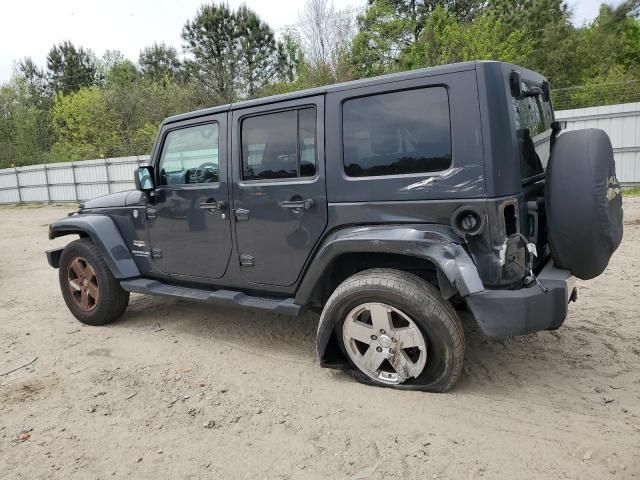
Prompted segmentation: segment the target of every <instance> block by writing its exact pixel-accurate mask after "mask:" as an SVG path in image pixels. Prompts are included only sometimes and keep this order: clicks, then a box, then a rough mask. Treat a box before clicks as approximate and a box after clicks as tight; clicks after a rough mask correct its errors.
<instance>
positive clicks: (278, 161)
mask: <svg viewBox="0 0 640 480" xmlns="http://www.w3.org/2000/svg"><path fill="white" fill-rule="evenodd" d="M241 135H242V179H243V180H272V179H280V178H298V177H313V176H315V174H316V156H317V152H316V110H315V108H303V109H299V110H287V111H284V112H275V113H268V114H265V115H258V116H255V117H248V118H245V119H244V120H243V121H242V134H241Z"/></svg>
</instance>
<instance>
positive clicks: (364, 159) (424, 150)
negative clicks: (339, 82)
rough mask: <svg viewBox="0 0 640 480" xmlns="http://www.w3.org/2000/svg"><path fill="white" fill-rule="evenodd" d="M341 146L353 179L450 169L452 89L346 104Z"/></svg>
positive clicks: (390, 95) (439, 88)
mask: <svg viewBox="0 0 640 480" xmlns="http://www.w3.org/2000/svg"><path fill="white" fill-rule="evenodd" d="M342 141H343V147H344V170H345V172H346V174H347V175H348V176H350V177H369V176H380V175H402V174H412V173H428V172H437V171H440V170H446V169H447V168H449V166H450V165H451V126H450V119H449V97H448V95H447V90H446V88H444V87H429V88H422V89H418V90H406V91H402V92H393V93H385V94H380V95H373V96H369V97H363V98H355V99H352V100H347V101H346V102H345V103H344V104H343V107H342Z"/></svg>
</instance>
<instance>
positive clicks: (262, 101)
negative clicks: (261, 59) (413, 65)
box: [162, 60, 504, 125]
mask: <svg viewBox="0 0 640 480" xmlns="http://www.w3.org/2000/svg"><path fill="white" fill-rule="evenodd" d="M479 63H482V64H504V62H497V61H491V60H488V61H486V60H483V61H469V62H460V63H452V64H448V65H439V66H436V67H428V68H419V69H416V70H409V71H406V72H398V73H390V74H386V75H381V76H378V77H371V78H364V79H360V80H352V81H350V82H343V83H335V84H332V85H326V86H323V87H317V88H310V89H306V90H298V91H296V92H290V93H284V94H280V95H272V96H269V97H261V98H255V99H251V100H243V101H241V102H237V103H228V104H226V105H219V106H216V107H209V108H204V109H200V110H194V111H192V112H187V113H180V114H178V115H173V116H171V117H168V118H166V119H165V120H164V121H163V122H162V125H165V124H168V123H173V122H178V121H183V120H189V119H192V118H198V117H203V116H206V115H213V114H216V113H222V112H226V111H230V110H238V109H242V108H247V107H255V106H259V105H268V104H270V103H277V102H283V101H287V100H295V99H298V98H304V97H311V96H315V95H323V94H326V93H331V92H337V91H341V90H350V89H355V88H362V87H369V86H372V85H378V84H383V83H392V82H399V81H402V80H409V79H413V78H420V77H430V76H434V75H443V74H447V73H456V72H463V71H468V70H475V69H476V66H477V64H479Z"/></svg>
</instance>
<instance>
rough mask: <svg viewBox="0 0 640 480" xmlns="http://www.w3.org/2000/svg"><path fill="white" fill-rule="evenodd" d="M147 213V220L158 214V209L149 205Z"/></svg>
mask: <svg viewBox="0 0 640 480" xmlns="http://www.w3.org/2000/svg"><path fill="white" fill-rule="evenodd" d="M145 213H146V217H147V220H153V219H154V218H156V217H157V216H158V211H157V210H156V209H155V208H149V207H147V209H146V212H145Z"/></svg>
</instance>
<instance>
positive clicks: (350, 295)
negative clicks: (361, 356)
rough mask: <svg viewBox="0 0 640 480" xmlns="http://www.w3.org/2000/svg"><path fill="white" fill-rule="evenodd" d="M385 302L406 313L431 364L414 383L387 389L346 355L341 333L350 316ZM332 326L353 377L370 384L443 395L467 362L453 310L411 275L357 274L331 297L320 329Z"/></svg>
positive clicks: (390, 272)
mask: <svg viewBox="0 0 640 480" xmlns="http://www.w3.org/2000/svg"><path fill="white" fill-rule="evenodd" d="M367 302H382V303H385V304H387V305H390V306H392V307H395V308H397V309H399V310H400V311H402V312H403V313H406V314H407V315H408V316H409V317H410V318H411V320H413V322H414V323H415V324H416V325H417V326H418V328H419V330H420V333H421V334H422V336H423V338H424V340H425V343H426V344H427V350H428V356H427V363H426V365H425V367H424V369H423V370H422V372H421V373H420V374H419V375H418V376H417V377H416V378H409V379H408V380H406V381H405V382H404V383H400V384H396V385H389V384H385V383H382V382H379V381H377V380H375V379H373V378H371V377H369V376H368V375H367V374H366V373H363V372H362V371H361V370H359V369H358V367H357V366H356V365H355V364H354V363H353V362H352V361H351V359H350V358H349V355H348V354H347V353H346V349H345V345H344V341H343V336H342V330H343V325H344V321H345V319H346V317H347V315H348V313H349V312H350V311H351V310H352V309H353V308H355V307H357V306H358V305H360V304H363V303H367ZM324 321H330V322H334V324H335V332H336V339H337V340H338V344H339V345H340V348H341V350H342V352H343V354H344V355H345V357H346V358H347V360H348V361H349V365H350V368H349V373H350V374H351V375H352V376H353V377H354V378H355V379H356V380H358V381H360V382H362V383H366V384H371V385H377V386H384V387H391V388H397V389H405V390H423V391H429V392H445V391H447V390H449V389H450V388H451V387H452V386H453V385H454V384H455V383H456V381H457V380H458V378H459V377H460V372H461V371H462V364H463V362H464V331H463V330H462V325H461V324H460V320H459V318H458V316H457V314H456V312H455V310H454V309H453V307H452V306H451V305H450V304H449V303H448V302H447V301H446V300H444V299H443V298H442V296H441V295H440V292H439V291H438V290H437V289H436V288H435V287H433V286H432V285H430V284H429V283H428V282H426V281H425V280H423V279H421V278H420V277H417V276H416V275H413V274H411V273H407V272H403V271H398V270H391V269H384V268H380V269H371V270H365V271H362V272H360V273H357V274H355V275H353V276H351V277H349V278H347V279H346V280H345V281H344V282H342V283H341V284H340V285H339V286H338V288H336V290H335V291H334V292H333V294H332V295H331V297H330V298H329V300H328V301H327V303H326V305H325V307H324V309H323V311H322V318H321V320H320V323H321V324H322V323H323V322H324Z"/></svg>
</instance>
